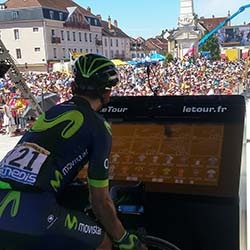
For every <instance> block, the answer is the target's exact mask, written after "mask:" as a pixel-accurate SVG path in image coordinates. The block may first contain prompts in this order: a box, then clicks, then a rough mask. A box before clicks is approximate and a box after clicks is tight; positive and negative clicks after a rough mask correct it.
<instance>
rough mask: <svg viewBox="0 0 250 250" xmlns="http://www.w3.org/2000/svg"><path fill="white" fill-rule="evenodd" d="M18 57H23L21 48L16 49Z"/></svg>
mask: <svg viewBox="0 0 250 250" xmlns="http://www.w3.org/2000/svg"><path fill="white" fill-rule="evenodd" d="M16 58H17V59H21V58H22V53H21V49H16Z"/></svg>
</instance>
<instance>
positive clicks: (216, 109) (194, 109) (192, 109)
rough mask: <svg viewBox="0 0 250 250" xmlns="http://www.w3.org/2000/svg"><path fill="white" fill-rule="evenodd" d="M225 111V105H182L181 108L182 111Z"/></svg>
mask: <svg viewBox="0 0 250 250" xmlns="http://www.w3.org/2000/svg"><path fill="white" fill-rule="evenodd" d="M226 111H227V107H222V106H217V107H194V106H191V107H189V106H184V107H183V109H182V112H183V113H224V112H226Z"/></svg>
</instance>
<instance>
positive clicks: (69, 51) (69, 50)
mask: <svg viewBox="0 0 250 250" xmlns="http://www.w3.org/2000/svg"><path fill="white" fill-rule="evenodd" d="M68 53H69V57H70V55H71V49H68Z"/></svg>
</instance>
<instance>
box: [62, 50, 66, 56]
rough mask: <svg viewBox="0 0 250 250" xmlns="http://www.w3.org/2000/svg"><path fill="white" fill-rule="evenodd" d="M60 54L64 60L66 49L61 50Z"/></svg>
mask: <svg viewBox="0 0 250 250" xmlns="http://www.w3.org/2000/svg"><path fill="white" fill-rule="evenodd" d="M62 54H63V58H66V49H65V48H63V49H62Z"/></svg>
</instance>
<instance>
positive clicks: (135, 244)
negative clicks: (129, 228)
mask: <svg viewBox="0 0 250 250" xmlns="http://www.w3.org/2000/svg"><path fill="white" fill-rule="evenodd" d="M115 245H116V246H117V247H118V248H119V249H120V250H147V247H146V246H145V245H144V244H142V242H141V241H140V239H139V238H138V236H137V235H135V234H133V233H129V232H126V234H125V235H124V236H123V237H122V239H121V240H119V241H116V242H115Z"/></svg>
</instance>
